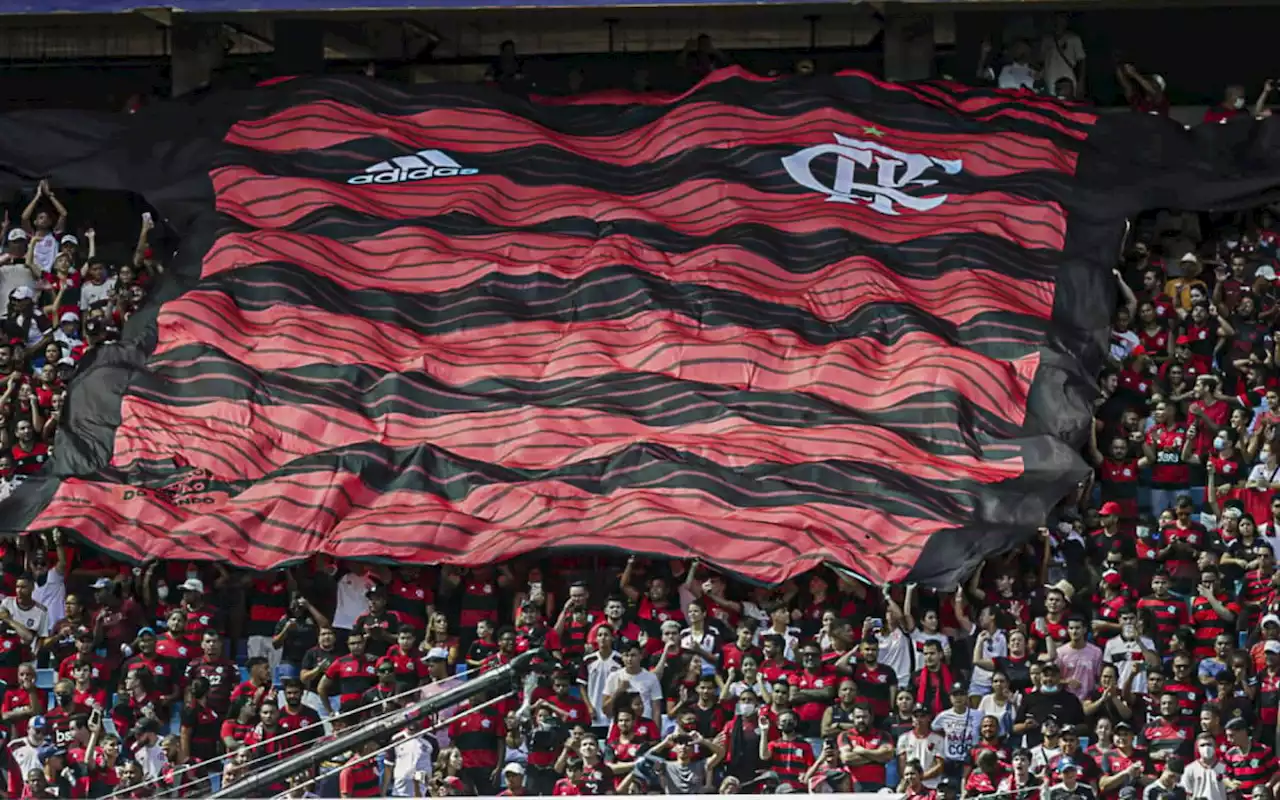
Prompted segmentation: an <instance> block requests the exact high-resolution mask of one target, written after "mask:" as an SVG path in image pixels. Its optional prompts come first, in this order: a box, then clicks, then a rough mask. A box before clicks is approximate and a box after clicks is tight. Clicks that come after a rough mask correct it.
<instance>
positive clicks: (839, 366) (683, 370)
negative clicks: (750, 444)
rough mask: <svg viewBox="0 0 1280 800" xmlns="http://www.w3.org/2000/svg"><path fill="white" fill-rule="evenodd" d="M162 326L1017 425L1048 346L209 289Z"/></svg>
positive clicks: (178, 302) (327, 349) (273, 349)
mask: <svg viewBox="0 0 1280 800" xmlns="http://www.w3.org/2000/svg"><path fill="white" fill-rule="evenodd" d="M621 299H623V298H613V300H614V301H617V300H621ZM584 308H585V306H584ZM452 321H453V322H456V323H458V324H461V323H462V322H463V320H462V319H456V320H452ZM159 334H160V341H159V344H158V345H157V347H156V351H155V354H156V355H162V354H164V353H167V352H170V351H171V350H173V349H175V348H178V347H182V346H184V345H191V344H198V345H199V344H204V345H210V346H213V347H216V348H218V349H220V350H222V352H224V353H226V354H227V356H229V357H230V358H232V359H235V360H236V361H239V362H241V363H243V364H247V365H249V366H251V367H254V368H255V369H259V370H275V369H289V368H291V367H301V366H306V365H308V364H323V363H329V364H369V365H371V366H374V367H377V368H380V369H384V370H387V371H389V372H410V371H416V370H425V371H427V372H428V373H430V374H432V375H433V376H435V377H437V378H439V379H440V380H442V381H444V382H445V383H448V384H452V385H459V384H464V383H470V382H472V381H479V380H485V379H489V378H493V377H494V376H496V375H501V376H503V377H506V378H509V379H514V380H534V381H537V380H554V379H567V378H589V377H599V376H602V375H607V374H611V373H615V372H617V371H619V370H622V371H634V372H649V373H656V374H662V375H668V376H670V377H672V378H677V379H680V380H692V381H702V382H706V383H713V384H719V385H723V386H730V387H738V388H742V389H752V390H758V391H777V392H792V391H803V392H809V393H811V394H814V395H815V396H818V397H822V398H824V399H827V400H830V401H832V402H835V403H838V404H841V405H846V406H849V407H853V408H860V409H865V410H881V409H888V408H891V407H892V406H893V405H894V404H896V403H899V402H902V401H905V400H907V399H908V398H910V397H912V396H914V395H916V394H919V393H921V392H922V391H936V390H942V389H952V390H954V391H955V392H957V393H958V394H960V395H961V396H962V397H965V398H967V399H969V400H970V401H971V402H973V403H975V404H976V405H978V406H980V407H982V408H985V409H987V410H989V411H990V412H992V413H994V414H996V415H997V416H999V417H1001V418H1003V419H1005V420H1008V421H1010V422H1012V423H1014V424H1017V425H1020V424H1022V422H1023V420H1024V418H1025V414H1026V409H1025V406H1026V400H1027V392H1028V391H1029V388H1030V384H1031V381H1032V379H1033V378H1034V376H1035V372H1036V369H1037V368H1038V366H1039V355H1038V354H1036V353H1032V354H1031V355H1028V356H1025V357H1023V358H1020V359H1018V360H1017V361H1014V362H1004V361H997V360H995V359H991V358H987V357H985V356H982V355H980V354H978V353H975V352H973V351H971V350H967V349H965V348H962V347H956V346H954V345H952V344H950V343H948V342H947V341H946V340H944V339H942V338H940V337H938V336H934V335H932V334H928V333H923V332H913V333H908V334H906V335H905V336H903V337H901V338H900V339H899V340H898V341H897V342H895V343H894V344H892V345H889V346H884V345H881V344H880V343H879V342H877V341H875V340H872V339H850V340H845V341H841V342H837V343H834V344H829V345H825V346H818V345H814V344H811V343H809V342H807V341H805V340H804V339H801V338H800V337H799V336H797V335H796V334H794V333H792V332H790V331H784V330H768V331H764V330H757V329H751V328H744V327H741V326H734V325H725V326H718V327H703V326H700V325H699V324H698V323H697V322H695V321H692V320H690V319H688V318H686V317H683V316H681V315H678V314H675V313H671V312H659V311H647V312H642V313H639V314H636V315H635V316H632V317H629V318H624V319H616V320H600V321H590V322H582V323H555V322H549V321H541V320H533V321H515V322H511V323H508V324H502V325H489V326H485V327H482V328H479V329H472V328H460V329H458V330H454V331H450V332H449V333H441V334H436V335H423V334H418V333H415V332H413V331H410V330H407V329H405V328H401V327H399V326H396V325H392V324H387V323H381V322H376V321H373V320H369V319H364V318H362V317H357V316H348V315H342V314H332V313H330V312H326V311H323V310H321V309H318V308H305V307H296V306H290V305H278V306H273V307H271V308H268V309H265V310H262V311H243V310H241V309H239V308H238V307H237V306H236V305H235V304H234V303H233V302H232V301H231V299H230V298H229V297H228V296H227V295H225V294H222V293H220V292H205V291H192V292H188V293H186V294H184V295H182V296H181V297H179V298H177V299H175V300H172V301H170V302H168V303H166V304H165V305H164V306H163V307H162V308H161V310H160V315H159Z"/></svg>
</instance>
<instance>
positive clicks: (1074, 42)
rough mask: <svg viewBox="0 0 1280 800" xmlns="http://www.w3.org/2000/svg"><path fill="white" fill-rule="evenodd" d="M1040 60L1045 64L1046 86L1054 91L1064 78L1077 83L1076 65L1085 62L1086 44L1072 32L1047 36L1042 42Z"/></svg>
mask: <svg viewBox="0 0 1280 800" xmlns="http://www.w3.org/2000/svg"><path fill="white" fill-rule="evenodd" d="M1040 58H1041V60H1042V61H1043V62H1044V85H1045V86H1046V87H1047V88H1048V89H1049V90H1050V91H1052V90H1053V86H1054V84H1055V83H1057V82H1058V81H1059V80H1061V79H1062V78H1067V79H1069V80H1070V81H1071V82H1072V83H1075V82H1076V71H1075V70H1076V65H1077V64H1079V63H1080V62H1081V61H1084V43H1083V42H1081V41H1080V37H1079V36H1077V35H1076V34H1074V33H1072V32H1071V31H1067V32H1066V33H1064V34H1062V35H1061V36H1046V37H1044V39H1042V40H1041V41H1040Z"/></svg>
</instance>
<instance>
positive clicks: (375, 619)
mask: <svg viewBox="0 0 1280 800" xmlns="http://www.w3.org/2000/svg"><path fill="white" fill-rule="evenodd" d="M399 628H400V620H399V619H397V618H396V617H395V616H394V615H393V614H392V613H391V612H390V611H383V612H382V613H381V614H374V613H368V614H361V615H360V616H358V617H356V624H355V626H354V627H353V628H352V629H351V630H353V631H364V634H365V649H366V650H368V651H369V654H370V655H374V656H377V657H379V658H381V657H382V656H385V655H386V654H387V651H388V650H390V649H391V645H392V644H393V643H394V642H395V633H396V631H397V630H399ZM378 629H381V630H383V631H387V632H389V633H390V634H391V641H387V640H385V639H380V638H378V637H376V636H370V635H369V632H370V631H373V630H378Z"/></svg>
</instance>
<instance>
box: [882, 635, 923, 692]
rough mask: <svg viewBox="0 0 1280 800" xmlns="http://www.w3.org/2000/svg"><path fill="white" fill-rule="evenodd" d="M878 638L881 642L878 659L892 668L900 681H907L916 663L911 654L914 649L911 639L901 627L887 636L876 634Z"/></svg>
mask: <svg viewBox="0 0 1280 800" xmlns="http://www.w3.org/2000/svg"><path fill="white" fill-rule="evenodd" d="M876 640H877V641H879V642H880V658H879V659H877V660H878V661H879V662H880V663H881V664H884V665H885V666H886V667H889V668H891V669H892V670H893V673H894V674H895V675H897V676H898V680H899V681H904V682H905V681H906V678H907V676H908V675H910V674H911V670H912V668H913V667H912V665H913V664H914V663H915V659H914V658H913V657H912V654H911V653H912V650H913V649H914V644H912V642H911V639H909V638H908V637H907V635H906V634H905V633H903V632H902V629H901V628H894V629H893V630H892V631H890V632H889V635H887V636H885V635H879V636H876Z"/></svg>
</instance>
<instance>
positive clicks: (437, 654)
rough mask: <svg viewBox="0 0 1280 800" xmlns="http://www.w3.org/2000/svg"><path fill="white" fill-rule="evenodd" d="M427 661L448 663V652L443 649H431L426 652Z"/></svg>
mask: <svg viewBox="0 0 1280 800" xmlns="http://www.w3.org/2000/svg"><path fill="white" fill-rule="evenodd" d="M426 659H427V661H448V660H449V651H448V650H446V649H444V648H443V647H433V648H431V649H430V650H428V651H427V656H426Z"/></svg>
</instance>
